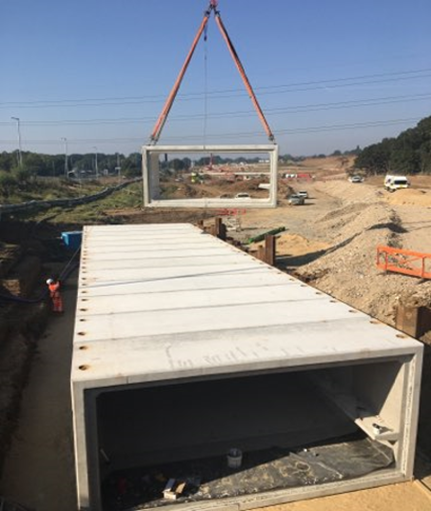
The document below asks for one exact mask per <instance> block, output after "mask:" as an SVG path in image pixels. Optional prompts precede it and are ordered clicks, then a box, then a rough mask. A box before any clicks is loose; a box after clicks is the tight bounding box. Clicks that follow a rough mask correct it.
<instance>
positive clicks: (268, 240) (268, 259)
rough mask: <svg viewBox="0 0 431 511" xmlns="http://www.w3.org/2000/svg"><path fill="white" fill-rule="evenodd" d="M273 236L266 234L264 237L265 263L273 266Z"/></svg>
mask: <svg viewBox="0 0 431 511" xmlns="http://www.w3.org/2000/svg"><path fill="white" fill-rule="evenodd" d="M275 250H276V249H275V236H274V235H272V234H267V235H266V236H265V259H264V261H265V263H267V264H269V265H271V266H275Z"/></svg>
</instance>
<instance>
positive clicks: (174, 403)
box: [96, 361, 402, 510]
mask: <svg viewBox="0 0 431 511" xmlns="http://www.w3.org/2000/svg"><path fill="white" fill-rule="evenodd" d="M401 372H402V365H401V364H400V363H399V362H397V361H391V362H389V361H388V362H385V363H374V364H366V365H352V366H346V367H334V368H327V369H317V370H303V371H295V372H284V373H276V374H274V373H269V374H259V375H254V376H253V375H248V376H246V377H238V376H236V377H231V378H223V379H213V380H200V381H189V382H187V383H178V384H174V385H172V384H164V385H156V386H151V387H145V386H143V387H134V388H129V390H116V391H113V392H103V393H102V394H100V395H99V397H98V398H97V399H96V410H97V437H98V442H97V445H98V447H97V463H98V465H99V467H100V481H99V484H100V490H101V494H102V501H103V509H104V510H105V509H106V510H111V509H112V510H114V509H116V510H118V509H124V510H126V509H130V508H133V507H137V506H139V509H141V508H142V509H144V508H154V507H160V506H166V505H168V504H175V503H187V502H190V503H192V502H199V501H205V500H208V499H227V498H229V497H242V496H247V495H255V494H258V493H265V492H266V493H267V492H271V491H276V490H283V489H284V490H289V489H294V488H298V487H310V488H312V487H315V486H317V485H321V484H324V483H329V482H337V481H344V480H353V479H356V478H360V477H363V476H365V475H368V474H372V473H375V472H380V471H383V470H387V469H395V468H396V462H395V460H396V458H397V456H398V446H399V433H400V431H399V427H400V425H399V422H398V420H397V417H399V415H400V414H401V410H400V406H401V402H400V400H399V391H400V388H399V385H400V382H399V379H400V373H401ZM232 449H236V450H238V451H240V453H241V462H240V464H239V465H238V466H236V467H234V468H232V466H230V465H229V463H228V453H229V452H230V451H231V450H232ZM169 484H171V486H172V487H173V488H174V489H175V488H177V487H179V488H180V490H181V491H180V493H178V494H176V493H175V491H172V492H171V493H172V494H169V492H168V494H166V493H164V490H166V488H167V487H168V486H169ZM166 495H168V496H166Z"/></svg>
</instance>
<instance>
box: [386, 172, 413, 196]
mask: <svg viewBox="0 0 431 511" xmlns="http://www.w3.org/2000/svg"><path fill="white" fill-rule="evenodd" d="M409 186H410V182H409V180H408V179H407V178H406V176H394V175H387V176H385V188H386V190H388V192H395V191H396V190H401V189H403V188H408V187H409Z"/></svg>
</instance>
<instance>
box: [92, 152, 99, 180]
mask: <svg viewBox="0 0 431 511" xmlns="http://www.w3.org/2000/svg"><path fill="white" fill-rule="evenodd" d="M93 149H95V150H96V160H95V163H96V165H95V167H96V169H95V170H96V179H98V178H99V168H98V166H97V147H96V146H94V147H93Z"/></svg>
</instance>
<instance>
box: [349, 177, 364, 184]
mask: <svg viewBox="0 0 431 511" xmlns="http://www.w3.org/2000/svg"><path fill="white" fill-rule="evenodd" d="M349 181H350V182H351V183H363V182H364V178H363V177H362V176H350V177H349Z"/></svg>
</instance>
